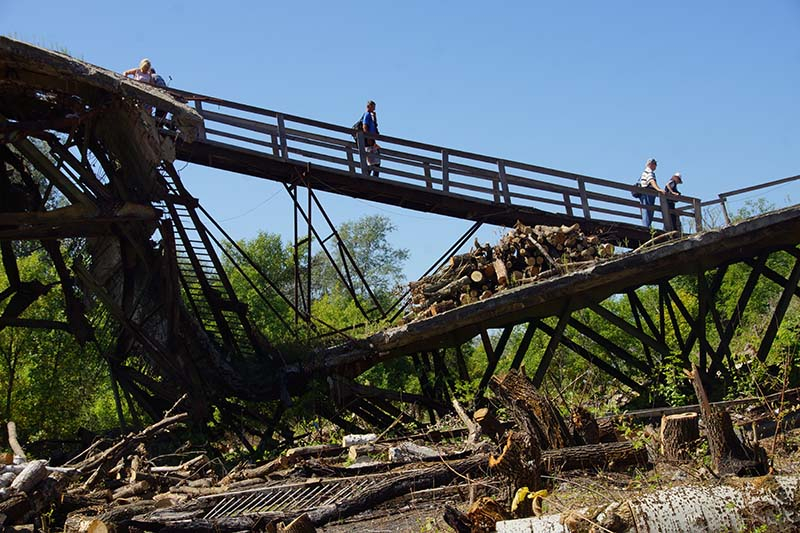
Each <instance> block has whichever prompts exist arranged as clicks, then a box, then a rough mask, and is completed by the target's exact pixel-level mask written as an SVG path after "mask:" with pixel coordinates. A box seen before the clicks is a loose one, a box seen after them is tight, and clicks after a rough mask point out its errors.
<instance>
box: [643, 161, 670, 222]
mask: <svg viewBox="0 0 800 533" xmlns="http://www.w3.org/2000/svg"><path fill="white" fill-rule="evenodd" d="M657 165H658V162H657V161H656V160H655V159H653V158H652V157H651V158H650V159H648V160H647V163H645V166H644V172H642V175H641V177H640V178H639V187H641V188H642V192H641V196H640V197H639V202H640V203H641V204H642V222H643V223H644V225H645V226H646V227H647V228H650V226H651V225H652V224H653V210H652V209H649V208H652V207H653V206H654V205H656V196H655V194H653V193H652V191H650V190H649V189H653V190H655V191H658V192H660V193H663V192H664V191H663V190H662V189H661V187H659V186H658V183H656V166H657Z"/></svg>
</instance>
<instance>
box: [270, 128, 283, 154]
mask: <svg viewBox="0 0 800 533" xmlns="http://www.w3.org/2000/svg"><path fill="white" fill-rule="evenodd" d="M269 142H270V143H272V155H274V156H275V157H280V156H281V151H280V148H279V147H278V136H277V135H276V134H274V133H270V134H269Z"/></svg>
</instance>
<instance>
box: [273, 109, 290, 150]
mask: <svg viewBox="0 0 800 533" xmlns="http://www.w3.org/2000/svg"><path fill="white" fill-rule="evenodd" d="M276 118H277V119H278V141H279V143H280V146H281V157H282V158H283V159H284V160H286V159H289V147H288V145H287V141H286V124H284V120H283V114H281V113H278V114H277V115H276Z"/></svg>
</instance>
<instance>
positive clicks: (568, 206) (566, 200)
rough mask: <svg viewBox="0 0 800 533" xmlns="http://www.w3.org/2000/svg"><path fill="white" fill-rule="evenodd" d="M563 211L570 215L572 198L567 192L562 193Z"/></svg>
mask: <svg viewBox="0 0 800 533" xmlns="http://www.w3.org/2000/svg"><path fill="white" fill-rule="evenodd" d="M564 212H565V213H566V214H567V215H569V216H572V198H571V197H570V195H569V193H568V192H565V193H564Z"/></svg>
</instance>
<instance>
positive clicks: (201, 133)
mask: <svg viewBox="0 0 800 533" xmlns="http://www.w3.org/2000/svg"><path fill="white" fill-rule="evenodd" d="M194 108H195V109H197V112H198V113H200V115H201V116H202V115H203V102H201V101H200V100H195V101H194ZM197 138H198V139H200V140H201V141H205V140H206V119H205V117H203V122H201V123H200V127H199V128H197Z"/></svg>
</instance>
